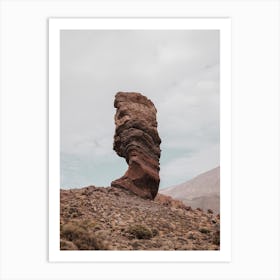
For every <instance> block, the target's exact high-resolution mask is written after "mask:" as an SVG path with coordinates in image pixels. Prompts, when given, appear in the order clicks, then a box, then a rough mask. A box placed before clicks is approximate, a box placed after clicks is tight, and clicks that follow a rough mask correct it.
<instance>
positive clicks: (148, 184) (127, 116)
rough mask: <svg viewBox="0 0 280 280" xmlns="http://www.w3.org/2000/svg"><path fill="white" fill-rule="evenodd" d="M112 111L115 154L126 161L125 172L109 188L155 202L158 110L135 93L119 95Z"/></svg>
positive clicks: (156, 189)
mask: <svg viewBox="0 0 280 280" xmlns="http://www.w3.org/2000/svg"><path fill="white" fill-rule="evenodd" d="M114 107H115V108H116V109H117V111H116V114H115V125H116V130H115V136H114V150H115V151H116V152H117V154H118V155H119V156H121V157H124V158H125V159H126V162H127V164H128V170H127V171H126V173H125V174H124V175H123V176H122V177H121V178H119V179H117V180H115V181H113V182H112V183H111V186H112V187H119V188H124V189H127V190H129V191H131V192H133V193H135V194H137V195H138V196H140V197H142V198H148V199H154V198H155V196H156V195H157V192H158V188H159V182H160V178H159V159H160V143H161V139H160V137H159V135H158V131H157V119H156V113H157V110H156V108H155V106H154V104H153V102H152V101H151V100H149V99H148V98H147V97H146V96H143V95H142V94H140V93H136V92H118V93H117V94H116V96H115V102H114Z"/></svg>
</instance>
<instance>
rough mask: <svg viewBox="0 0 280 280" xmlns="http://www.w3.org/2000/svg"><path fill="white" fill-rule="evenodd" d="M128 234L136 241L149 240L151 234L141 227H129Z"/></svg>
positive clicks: (148, 230)
mask: <svg viewBox="0 0 280 280" xmlns="http://www.w3.org/2000/svg"><path fill="white" fill-rule="evenodd" d="M128 232H129V233H130V234H131V235H133V236H134V237H136V238H138V239H151V238H152V237H153V232H152V231H151V230H150V229H148V228H146V227H145V226H143V225H134V226H130V228H129V229H128Z"/></svg>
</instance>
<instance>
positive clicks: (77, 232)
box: [60, 221, 106, 250]
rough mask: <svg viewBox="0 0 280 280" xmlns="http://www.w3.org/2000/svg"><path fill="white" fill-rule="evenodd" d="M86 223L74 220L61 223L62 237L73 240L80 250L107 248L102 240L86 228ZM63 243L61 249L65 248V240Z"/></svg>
mask: <svg viewBox="0 0 280 280" xmlns="http://www.w3.org/2000/svg"><path fill="white" fill-rule="evenodd" d="M86 224H87V223H85V222H81V223H78V222H74V221H72V222H69V223H67V224H65V225H61V228H60V238H61V239H64V240H66V241H70V242H72V243H73V244H74V245H75V246H76V247H77V249H78V250H106V247H105V246H104V244H103V242H102V240H101V239H100V238H97V237H96V236H95V235H94V233H93V232H91V231H90V230H89V229H88V228H86ZM61 245H62V246H61V249H64V250H65V249H66V248H65V246H64V245H65V242H64V243H63V244H61Z"/></svg>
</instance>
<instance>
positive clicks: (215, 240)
mask: <svg viewBox="0 0 280 280" xmlns="http://www.w3.org/2000/svg"><path fill="white" fill-rule="evenodd" d="M213 244H215V245H220V231H219V230H218V231H216V232H215V234H214V238H213Z"/></svg>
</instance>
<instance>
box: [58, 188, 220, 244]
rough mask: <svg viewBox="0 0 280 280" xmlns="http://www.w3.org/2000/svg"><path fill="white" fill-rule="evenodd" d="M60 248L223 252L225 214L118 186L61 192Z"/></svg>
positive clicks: (160, 195)
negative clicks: (222, 228)
mask: <svg viewBox="0 0 280 280" xmlns="http://www.w3.org/2000/svg"><path fill="white" fill-rule="evenodd" d="M60 228H61V230H60V240H61V241H60V248H61V250H219V247H220V217H219V215H215V214H213V211H211V210H208V211H202V210H201V209H192V208H191V207H188V206H186V205H185V204H183V203H182V202H181V201H177V200H174V199H172V198H171V197H168V196H165V195H162V194H158V195H157V197H156V199H155V200H150V199H144V198H141V197H139V196H137V195H135V194H133V193H132V192H130V191H128V190H125V189H122V188H116V187H106V188H105V187H95V186H89V187H85V188H81V189H70V190H62V189H61V190H60Z"/></svg>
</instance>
